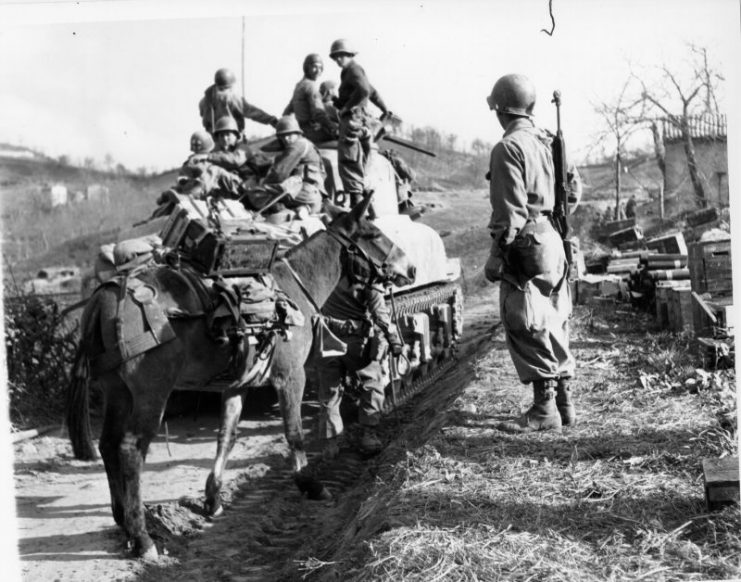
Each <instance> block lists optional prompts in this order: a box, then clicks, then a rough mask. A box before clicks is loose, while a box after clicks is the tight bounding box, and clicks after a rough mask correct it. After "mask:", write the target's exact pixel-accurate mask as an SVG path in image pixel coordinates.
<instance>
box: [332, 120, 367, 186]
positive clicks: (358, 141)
mask: <svg viewBox="0 0 741 582" xmlns="http://www.w3.org/2000/svg"><path fill="white" fill-rule="evenodd" d="M370 146H371V133H370V129H368V127H367V125H366V121H365V113H364V112H363V111H362V110H355V111H353V112H352V113H351V114H349V115H345V116H344V117H342V118H340V128H339V136H338V138H337V164H338V166H339V167H338V171H339V174H340V179H341V180H342V186H343V190H344V191H345V192H346V193H347V194H348V195H349V196H350V198H351V200H353V199H354V198H357V197H358V195H360V194H362V193H363V189H364V187H365V165H366V163H367V161H368V154H369V153H370Z"/></svg>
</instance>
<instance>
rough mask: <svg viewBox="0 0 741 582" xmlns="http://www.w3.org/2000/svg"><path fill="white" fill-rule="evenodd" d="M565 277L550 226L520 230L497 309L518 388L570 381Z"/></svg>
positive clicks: (558, 241) (568, 300)
mask: <svg viewBox="0 0 741 582" xmlns="http://www.w3.org/2000/svg"><path fill="white" fill-rule="evenodd" d="M567 276H568V264H567V262H566V255H565V253H564V249H563V241H562V240H561V237H560V236H559V235H558V233H557V232H556V231H555V230H554V229H553V227H551V225H550V223H547V222H543V223H540V224H538V225H535V226H533V227H530V228H528V227H526V228H525V229H524V230H523V233H522V234H521V235H520V236H518V238H517V239H515V242H513V243H512V247H511V249H509V251H508V261H507V266H506V267H505V270H504V275H503V279H502V282H501V286H500V290H499V307H500V313H501V319H502V324H503V326H504V331H505V338H506V343H507V348H508V349H509V353H510V356H511V357H512V362H513V363H514V365H515V369H516V370H517V374H518V376H519V377H520V380H521V381H522V382H523V383H524V384H529V383H530V382H533V381H534V380H545V379H554V378H559V377H561V378H570V377H572V376H573V375H574V370H575V361H574V357H573V356H572V354H571V350H570V349H569V318H570V316H571V292H570V290H569V285H568V281H567Z"/></svg>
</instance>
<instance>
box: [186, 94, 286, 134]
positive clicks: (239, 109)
mask: <svg viewBox="0 0 741 582" xmlns="http://www.w3.org/2000/svg"><path fill="white" fill-rule="evenodd" d="M198 110H199V112H200V114H201V120H202V122H203V127H204V128H205V129H206V131H208V132H209V133H213V125H214V124H215V123H216V120H217V119H221V118H222V117H226V116H228V117H232V118H234V120H235V121H236V122H237V127H238V128H239V131H240V132H241V131H243V130H244V120H245V118H247V119H251V120H252V121H256V122H258V123H263V124H265V125H275V124H276V123H277V121H278V120H277V119H276V117H275V116H273V115H270V114H269V113H266V112H265V111H263V110H262V109H260V108H259V107H256V106H254V105H251V104H249V103H248V102H247V100H246V99H245V98H244V97H242V96H240V95H238V94H237V93H235V92H234V90H233V89H232V88H225V89H220V88H219V87H217V86H216V85H211V86H210V87H209V88H208V89H206V91H205V93H204V95H203V98H202V99H201V101H200V102H199V103H198Z"/></svg>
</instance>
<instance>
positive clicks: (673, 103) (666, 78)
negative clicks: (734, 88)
mask: <svg viewBox="0 0 741 582" xmlns="http://www.w3.org/2000/svg"><path fill="white" fill-rule="evenodd" d="M689 50H690V58H689V59H688V63H689V65H690V67H689V74H685V75H684V76H683V75H682V74H680V72H679V71H677V70H673V69H671V68H670V67H668V66H667V65H662V66H660V67H659V73H660V75H659V76H660V78H659V82H658V83H656V84H655V85H654V86H652V87H651V88H649V87H648V85H647V84H646V81H645V79H640V82H641V84H642V86H643V93H642V96H643V99H644V101H645V102H646V103H647V104H648V105H649V106H650V107H651V108H652V109H653V111H654V112H656V113H658V114H659V116H661V117H662V119H663V120H664V121H665V122H666V123H668V124H670V125H671V126H673V127H675V128H676V129H677V130H678V132H679V134H680V135H681V139H682V143H683V146H684V152H685V155H686V156H687V169H688V171H689V175H690V181H691V182H692V187H693V189H694V191H695V196H696V198H697V202H698V205H699V206H701V207H705V206H706V205H707V196H706V193H705V186H704V184H703V181H702V178H701V175H700V170H699V167H698V164H697V156H696V155H695V146H694V143H693V140H692V127H691V118H692V117H693V116H699V115H706V114H707V115H717V114H718V102H717V99H716V95H717V91H718V87H719V85H720V83H721V82H722V81H724V80H725V79H724V78H723V76H722V75H721V74H719V73H718V72H717V71H715V70H714V69H713V68H712V67H711V65H710V64H709V62H708V52H707V49H706V48H703V47H698V46H695V45H689ZM677 105H679V107H677ZM655 131H656V132H658V128H656V129H655ZM655 135H657V134H655Z"/></svg>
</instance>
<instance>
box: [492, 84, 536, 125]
mask: <svg viewBox="0 0 741 582" xmlns="http://www.w3.org/2000/svg"><path fill="white" fill-rule="evenodd" d="M486 102H487V103H488V104H489V109H493V110H494V111H496V112H497V113H509V114H510V115H519V116H521V117H530V116H531V115H532V114H533V108H534V107H535V85H533V83H532V81H530V79H528V78H527V77H525V76H524V75H517V74H512V75H504V77H501V78H500V79H499V80H498V81H497V82H496V83H494V88H493V89H492V90H491V95H489V96H488V97H487V98H486Z"/></svg>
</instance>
